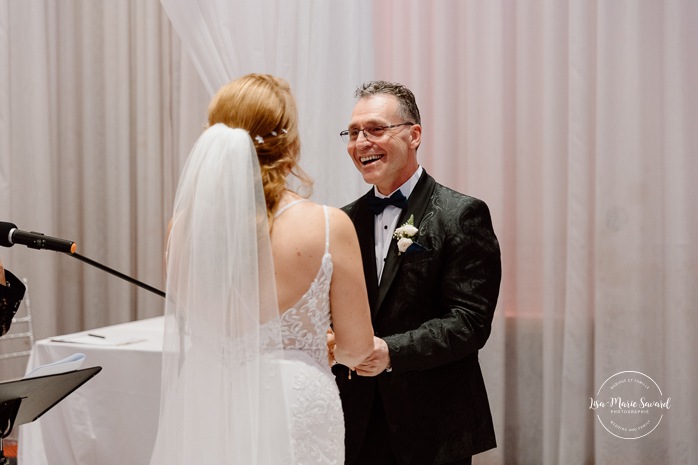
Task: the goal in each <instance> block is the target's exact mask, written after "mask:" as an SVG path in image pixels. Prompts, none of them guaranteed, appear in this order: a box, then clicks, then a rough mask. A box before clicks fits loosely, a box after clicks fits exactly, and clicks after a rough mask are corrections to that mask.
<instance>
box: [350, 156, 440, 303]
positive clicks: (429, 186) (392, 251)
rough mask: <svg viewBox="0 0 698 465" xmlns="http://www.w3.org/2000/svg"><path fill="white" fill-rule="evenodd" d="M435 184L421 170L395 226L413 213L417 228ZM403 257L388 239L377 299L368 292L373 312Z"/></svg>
mask: <svg viewBox="0 0 698 465" xmlns="http://www.w3.org/2000/svg"><path fill="white" fill-rule="evenodd" d="M435 184H436V182H435V181H434V178H432V177H431V176H429V175H428V174H427V172H426V170H424V171H423V172H422V176H421V177H420V178H419V181H417V185H415V186H414V189H413V190H412V193H411V194H410V197H409V199H408V201H407V208H406V209H405V210H403V211H402V213H401V214H400V218H399V219H398V222H397V227H400V226H402V225H403V224H404V223H405V222H406V221H407V220H408V219H409V217H410V215H414V225H415V226H417V228H419V225H420V223H421V221H422V217H423V216H424V212H425V211H426V209H427V206H428V205H429V199H430V198H431V194H432V192H433V191H434V186H435ZM371 226H373V221H371ZM371 237H373V234H371ZM417 237H419V236H417ZM371 247H372V250H373V253H372V257H373V272H374V275H373V282H376V279H377V278H376V276H377V275H376V265H375V263H376V261H375V248H373V244H372V245H371ZM362 252H363V251H362ZM403 257H404V254H400V255H398V250H397V241H395V240H392V241H390V248H389V249H388V255H387V257H386V258H385V266H384V267H383V274H382V276H381V282H380V285H379V286H378V292H377V300H373V299H372V295H371V293H370V292H369V298H371V301H372V302H375V306H372V310H373V313H374V314H375V313H377V312H378V310H380V308H381V305H382V304H383V301H384V300H385V296H386V295H387V294H388V290H389V289H390V287H391V285H392V283H393V280H394V279H395V275H396V274H397V270H398V269H399V268H400V263H402V259H403ZM364 270H366V262H364Z"/></svg>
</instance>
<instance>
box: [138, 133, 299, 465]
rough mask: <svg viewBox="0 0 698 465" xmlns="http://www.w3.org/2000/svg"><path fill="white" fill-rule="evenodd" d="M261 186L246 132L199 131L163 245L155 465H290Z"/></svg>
mask: <svg viewBox="0 0 698 465" xmlns="http://www.w3.org/2000/svg"><path fill="white" fill-rule="evenodd" d="M262 187H263V186H262V181H261V174H260V169H259V163H258V160H257V155H256V152H255V148H254V144H253V142H252V139H251V138H250V135H249V134H248V133H247V132H246V131H244V130H242V129H231V128H229V127H228V126H226V125H224V124H216V125H214V126H211V127H210V128H208V129H207V130H206V131H204V133H203V134H202V135H201V137H200V138H199V140H198V141H197V143H196V145H195V146H194V148H193V149H192V152H191V154H190V155H189V159H188V160H187V163H186V165H185V167H184V171H183V173H182V176H181V178H180V181H179V185H178V188H177V194H176V198H175V205H174V212H173V215H172V220H171V230H170V234H169V239H168V246H167V299H166V311H165V339H164V346H163V368H162V398H161V406H160V420H159V429H158V437H157V441H156V445H155V450H154V453H153V457H152V461H151V464H152V465H165V464H167V465H174V464H193V463H200V464H207V465H217V464H221V465H223V464H225V465H231V464H239V465H243V464H244V465H271V464H293V463H294V460H293V451H292V447H291V433H290V431H291V428H290V419H291V416H290V414H289V412H288V406H287V402H286V401H285V398H284V387H283V385H282V383H283V377H282V376H281V374H280V371H279V370H280V365H279V364H278V363H275V362H276V361H278V360H280V359H283V347H282V344H281V333H280V326H279V321H280V319H279V312H278V308H277V297H276V288H275V281H274V267H273V261H272V255H271V245H270V239H269V228H268V222H267V212H266V203H265V199H264V192H263V188H262Z"/></svg>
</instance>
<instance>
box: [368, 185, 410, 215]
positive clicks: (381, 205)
mask: <svg viewBox="0 0 698 465" xmlns="http://www.w3.org/2000/svg"><path fill="white" fill-rule="evenodd" d="M388 205H394V206H396V207H398V208H405V207H407V197H405V196H404V195H403V194H402V192H400V191H399V190H397V191H395V192H394V193H393V195H391V196H390V197H386V198H384V199H381V198H379V197H376V195H375V194H372V195H369V196H368V206H369V207H371V210H373V214H374V215H378V214H379V213H382V212H383V210H385V207H387V206H388Z"/></svg>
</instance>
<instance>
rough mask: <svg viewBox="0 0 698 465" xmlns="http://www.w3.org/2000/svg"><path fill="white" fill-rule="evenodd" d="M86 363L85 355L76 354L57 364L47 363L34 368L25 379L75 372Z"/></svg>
mask: <svg viewBox="0 0 698 465" xmlns="http://www.w3.org/2000/svg"><path fill="white" fill-rule="evenodd" d="M84 361H85V354H81V353H76V354H73V355H71V356H69V357H66V358H64V359H61V360H58V361H57V362H53V363H47V364H46V365H41V366H40V367H36V368H34V369H33V370H32V371H30V372H29V373H27V374H26V375H24V379H27V378H38V377H39V376H47V375H56V374H58V373H67V372H69V371H75V370H77V369H79V368H80V367H81V366H82V362H84Z"/></svg>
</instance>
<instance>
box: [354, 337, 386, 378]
mask: <svg viewBox="0 0 698 465" xmlns="http://www.w3.org/2000/svg"><path fill="white" fill-rule="evenodd" d="M389 367H390V352H389V351H388V344H386V343H385V341H384V340H383V339H381V338H379V337H375V336H374V337H373V353H371V355H369V356H368V357H366V359H365V360H364V361H363V362H361V363H360V364H359V365H357V366H356V374H357V375H360V376H376V375H378V374H381V373H383V372H384V371H385V370H386V369H387V368H389Z"/></svg>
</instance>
